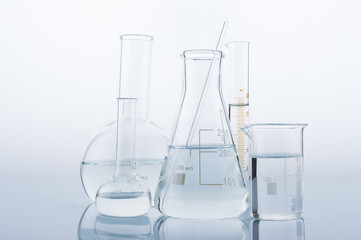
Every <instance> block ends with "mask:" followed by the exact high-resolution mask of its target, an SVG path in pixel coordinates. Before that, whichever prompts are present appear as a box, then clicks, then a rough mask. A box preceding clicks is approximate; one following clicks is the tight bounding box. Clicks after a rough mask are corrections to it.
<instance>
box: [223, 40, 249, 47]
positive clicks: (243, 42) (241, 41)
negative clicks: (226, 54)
mask: <svg viewBox="0 0 361 240" xmlns="http://www.w3.org/2000/svg"><path fill="white" fill-rule="evenodd" d="M232 43H240V44H247V45H248V46H249V44H250V42H249V41H243V40H235V41H230V42H228V43H226V44H225V46H226V47H228V45H229V44H232Z"/></svg>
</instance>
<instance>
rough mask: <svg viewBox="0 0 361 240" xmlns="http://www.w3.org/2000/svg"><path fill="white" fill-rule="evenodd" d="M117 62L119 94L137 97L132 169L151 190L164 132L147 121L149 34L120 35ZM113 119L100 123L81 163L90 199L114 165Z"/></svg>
mask: <svg viewBox="0 0 361 240" xmlns="http://www.w3.org/2000/svg"><path fill="white" fill-rule="evenodd" d="M120 39H121V62H120V84H119V87H120V89H119V97H122V98H137V122H136V128H137V133H136V140H135V147H136V152H135V164H136V167H135V171H136V173H137V175H138V177H139V178H140V179H141V180H143V182H144V183H145V184H146V185H147V187H148V188H149V189H150V190H151V192H152V194H153V196H154V192H155V189H156V186H157V183H158V179H159V174H160V170H161V168H162V165H163V159H164V155H165V154H166V151H167V147H168V144H169V142H168V134H167V133H166V132H165V131H164V130H163V129H162V128H160V127H159V126H157V125H156V124H155V123H153V122H152V121H150V120H149V86H150V63H151V49H152V42H153V37H151V36H147V35H136V34H127V35H122V36H120ZM115 139H116V122H115V121H113V122H111V123H109V124H107V125H106V126H104V127H103V128H102V129H101V130H100V131H98V132H97V133H96V134H95V135H94V136H93V138H92V139H91V140H90V142H89V144H88V146H87V148H86V150H85V153H84V157H83V161H82V163H81V179H82V183H83V187H84V189H85V191H86V193H87V195H88V196H89V198H90V199H91V200H92V201H95V195H96V192H97V190H98V189H99V187H100V185H102V184H103V183H104V182H105V181H106V180H107V179H108V178H109V177H111V176H112V174H113V172H114V167H115V157H114V156H115V152H116V150H115V145H114V142H115Z"/></svg>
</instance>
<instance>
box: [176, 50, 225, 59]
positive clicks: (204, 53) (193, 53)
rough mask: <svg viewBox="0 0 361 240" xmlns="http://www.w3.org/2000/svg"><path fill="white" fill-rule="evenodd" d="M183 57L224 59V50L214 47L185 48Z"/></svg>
mask: <svg viewBox="0 0 361 240" xmlns="http://www.w3.org/2000/svg"><path fill="white" fill-rule="evenodd" d="M181 57H182V58H184V59H189V60H212V59H213V58H214V59H215V60H218V59H222V58H223V57H224V54H223V52H222V51H219V50H213V49H191V50H184V51H183V53H182V55H181Z"/></svg>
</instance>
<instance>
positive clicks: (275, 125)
mask: <svg viewBox="0 0 361 240" xmlns="http://www.w3.org/2000/svg"><path fill="white" fill-rule="evenodd" d="M307 126H308V124H307V123H252V124H248V125H246V126H245V127H243V128H241V129H250V128H259V129H295V128H305V127H307Z"/></svg>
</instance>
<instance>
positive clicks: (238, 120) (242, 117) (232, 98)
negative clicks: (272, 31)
mask: <svg viewBox="0 0 361 240" xmlns="http://www.w3.org/2000/svg"><path fill="white" fill-rule="evenodd" d="M226 47H227V48H228V53H229V63H230V64H229V68H230V69H229V83H230V84H229V85H230V89H229V90H230V91H229V92H228V94H227V95H229V97H228V115H229V122H230V126H231V131H232V135H233V139H234V143H235V145H236V148H237V154H238V158H239V162H240V165H241V167H242V174H243V177H244V179H245V184H246V186H247V187H248V185H249V181H250V174H249V149H248V146H249V139H248V137H247V135H246V134H245V133H244V132H243V131H242V130H241V128H242V127H244V126H246V125H248V122H249V90H248V86H249V84H248V52H249V42H246V41H232V42H229V43H227V44H226Z"/></svg>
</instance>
